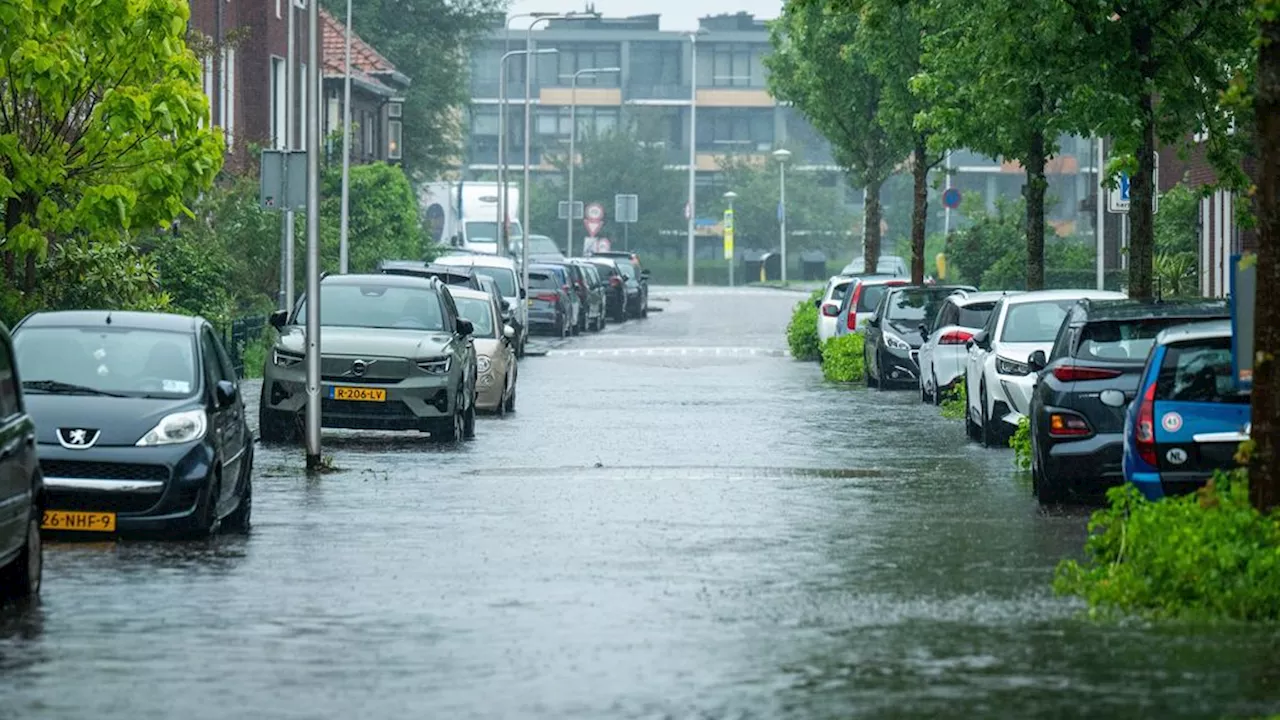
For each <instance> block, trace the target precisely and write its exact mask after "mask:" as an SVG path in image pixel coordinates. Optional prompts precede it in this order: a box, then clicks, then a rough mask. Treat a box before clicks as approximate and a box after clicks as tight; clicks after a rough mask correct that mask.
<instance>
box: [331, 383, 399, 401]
mask: <svg viewBox="0 0 1280 720" xmlns="http://www.w3.org/2000/svg"><path fill="white" fill-rule="evenodd" d="M330 392H331V393H332V394H331V395H330V397H332V398H333V399H334V400H356V401H360V402H386V401H387V391H386V390H384V389H382V388H363V387H335V388H330Z"/></svg>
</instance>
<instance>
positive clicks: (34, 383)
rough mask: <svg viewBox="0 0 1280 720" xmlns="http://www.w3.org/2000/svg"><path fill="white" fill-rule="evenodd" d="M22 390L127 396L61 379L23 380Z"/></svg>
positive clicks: (62, 393)
mask: <svg viewBox="0 0 1280 720" xmlns="http://www.w3.org/2000/svg"><path fill="white" fill-rule="evenodd" d="M22 389H23V390H28V389H29V390H39V391H41V392H47V393H54V394H58V395H105V396H107V397H128V396H127V395H121V394H120V393H113V392H107V391H106V390H99V389H98V388H91V387H89V386H87V385H76V384H74V383H66V382H62V381H61V380H25V381H23V383H22Z"/></svg>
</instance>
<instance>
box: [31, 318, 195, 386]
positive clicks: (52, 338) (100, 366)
mask: <svg viewBox="0 0 1280 720" xmlns="http://www.w3.org/2000/svg"><path fill="white" fill-rule="evenodd" d="M13 345H14V357H16V358H17V361H18V371H19V374H20V375H21V377H22V384H23V387H24V389H26V390H27V392H57V391H58V390H52V389H50V388H49V386H48V383H58V384H67V385H73V386H74V385H78V386H82V387H86V388H92V389H93V390H98V391H102V392H107V393H113V394H120V395H130V396H138V397H141V396H154V397H168V398H185V397H191V396H192V395H194V394H195V393H196V392H197V390H198V389H199V388H200V383H199V381H198V377H197V369H196V363H195V356H196V352H195V339H194V337H193V336H192V335H191V334H188V333H180V332H169V331H163V330H138V329H133V328H121V327H112V328H110V329H108V328H105V327H101V326H97V327H92V328H82V327H33V328H25V329H23V330H21V331H20V332H18V333H17V334H16V335H15V337H14V339H13ZM42 384H44V385H45V386H46V387H45V388H44V389H41V388H40V387H39V386H40V385H42Z"/></svg>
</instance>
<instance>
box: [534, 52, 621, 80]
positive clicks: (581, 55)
mask: <svg viewBox="0 0 1280 720" xmlns="http://www.w3.org/2000/svg"><path fill="white" fill-rule="evenodd" d="M557 49H558V50H559V52H558V53H557V54H555V55H544V56H543V57H545V58H547V60H546V61H545V62H543V63H540V64H539V66H538V70H539V77H538V79H539V81H540V82H541V84H542V85H543V86H552V87H555V86H559V87H569V86H570V85H571V84H572V83H573V75H574V73H576V72H577V71H579V70H586V69H588V68H610V67H619V66H620V64H621V62H622V60H621V56H620V51H619V46H618V44H617V43H605V44H583V43H574V44H572V45H561V46H560V47H558V48H557ZM618 81H619V78H618V73H600V74H597V75H581V76H579V77H578V85H579V86H581V87H593V86H594V87H618Z"/></svg>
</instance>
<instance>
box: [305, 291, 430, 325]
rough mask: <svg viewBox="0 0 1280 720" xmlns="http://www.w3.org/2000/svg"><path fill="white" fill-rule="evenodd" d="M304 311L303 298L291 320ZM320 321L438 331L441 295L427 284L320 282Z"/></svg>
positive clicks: (331, 323)
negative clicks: (397, 284)
mask: <svg viewBox="0 0 1280 720" xmlns="http://www.w3.org/2000/svg"><path fill="white" fill-rule="evenodd" d="M306 312H307V304H306V301H305V300H304V301H303V302H302V303H301V304H300V305H299V306H298V313H297V315H295V316H294V322H298V320H299V319H300V318H305V317H306ZM320 324H321V325H325V326H334V327H364V328H388V329H396V330H428V331H434V332H441V331H443V330H444V314H443V313H442V312H441V309H440V298H439V297H437V296H436V294H435V292H433V291H432V290H429V289H426V288H416V287H396V286H387V285H345V284H344V285H337V284H324V285H321V286H320Z"/></svg>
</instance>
